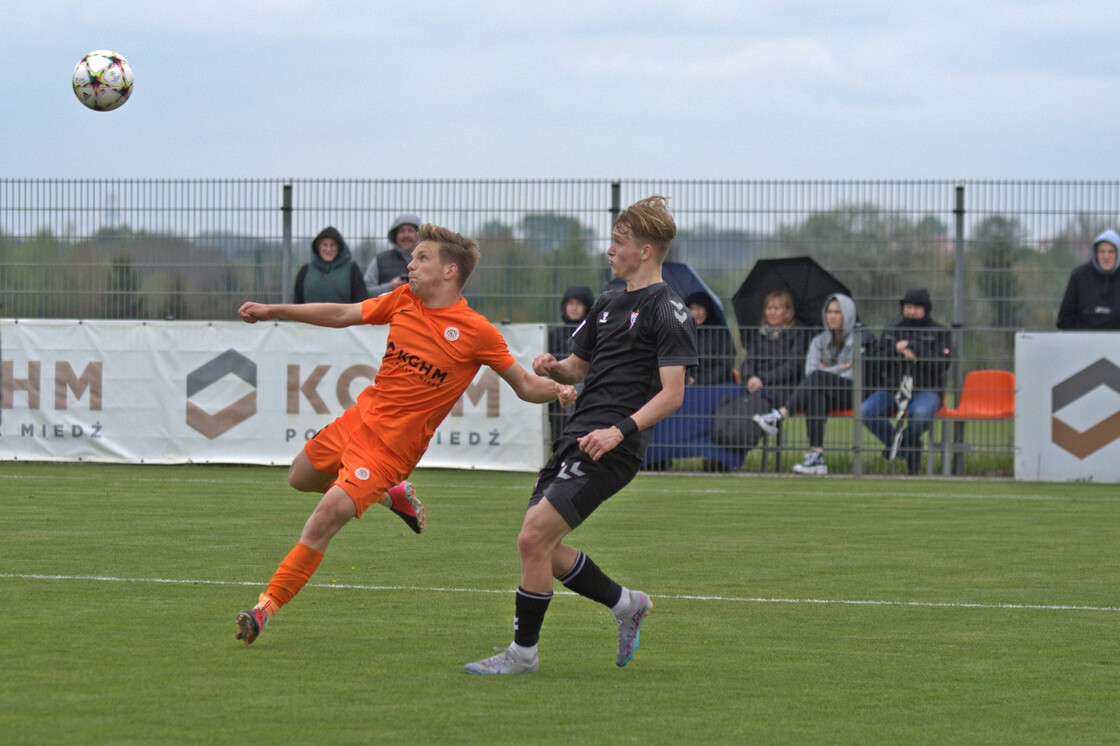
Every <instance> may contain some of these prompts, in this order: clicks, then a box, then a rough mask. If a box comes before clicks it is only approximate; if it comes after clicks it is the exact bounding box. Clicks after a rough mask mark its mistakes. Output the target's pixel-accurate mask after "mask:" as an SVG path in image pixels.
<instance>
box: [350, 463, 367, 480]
mask: <svg viewBox="0 0 1120 746" xmlns="http://www.w3.org/2000/svg"><path fill="white" fill-rule="evenodd" d="M354 476H356V477H357V478H358V479H360V480H362V481H363V482H364V481H366V480H367V479H369V469H367V468H366V467H364V466H359V467H358V468H357V469H355V470H354Z"/></svg>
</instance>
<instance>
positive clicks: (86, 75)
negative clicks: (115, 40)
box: [74, 49, 132, 111]
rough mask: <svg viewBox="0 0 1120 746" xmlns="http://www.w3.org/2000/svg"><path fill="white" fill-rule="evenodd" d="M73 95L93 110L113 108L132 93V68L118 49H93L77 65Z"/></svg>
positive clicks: (109, 109) (110, 109) (126, 99)
mask: <svg viewBox="0 0 1120 746" xmlns="http://www.w3.org/2000/svg"><path fill="white" fill-rule="evenodd" d="M74 95H75V96H77V97H78V100H79V101H81V102H82V103H83V104H85V105H86V106H88V107H89V108H91V109H93V110H94V111H112V110H113V109H115V108H117V107H118V106H120V105H121V104H123V103H124V102H125V101H128V97H129V96H131V95H132V68H131V67H129V65H128V61H127V60H126V59H125V58H124V57H121V56H120V55H119V54H117V53H116V52H110V51H108V50H107V49H99V50H97V51H96V52H90V53H89V54H87V55H86V56H85V57H83V58H82V59H81V62H79V63H78V66H77V67H75V68H74Z"/></svg>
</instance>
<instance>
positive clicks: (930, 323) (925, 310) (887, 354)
mask: <svg viewBox="0 0 1120 746" xmlns="http://www.w3.org/2000/svg"><path fill="white" fill-rule="evenodd" d="M931 309H932V303H931V302H930V298H929V291H928V290H926V289H925V288H918V289H913V290H907V291H906V294H905V295H904V296H903V297H902V318H901V319H900V320H899V321H898V323H896V324H894V325H893V326H889V327H887V328H886V329H884V330H883V334H882V336H881V337H880V338H879V340H878V343H877V344H876V345H875V349H873V350H869V351H868V353H867V354H869V355H870V356H871V357H872V358H873V361H874V363H877V365H872V366H870V367H872V368H876V369H877V370H878V371H879V372H880V374H881V375H880V376H878V381H871V382H869V386H868V388H869V389H870V390H871V395H870V396H868V397H867V398H866V399H864V401H863V404H862V405H861V406H860V412H861V415H862V417H863V422H864V424H865V425H867V427H868V429H870V430H871V432H872V433H874V434H875V436H876V437H877V438H879V440H881V441H883V444H884V445H885V446H887V448H888V453H891V452H892V450H893V452H894V453H897V455H899V456H902V455H905V457H906V468H907V471H908V473H910V474H917V473H918V471H920V469H921V464H922V436H923V435H924V434H925V432H926V431H927V430H929V429H930V427H932V426H933V416H934V415H935V414H936V413H937V410H938V409H940V408H941V401H942V398H943V397H944V394H945V374H946V373H947V372H948V370H949V362H950V357H951V354H950V351H949V330H948V329H947V328H945V327H944V326H942V325H941V324H938V323H936V322H934V320H933V318H932V317H931V316H930V310H931ZM904 376H910V380H909V382H908V384H909V385H908V386H907V388H908V389H909V391H908V392H907V393H910V394H911V398H910V401H909V403H908V404H907V403H906V401H905V399H903V400H902V402H901V403H902V406H903V407H904V408H905V410H906V414H907V416H908V422H907V425H906V428H905V429H904V430H901V431H899V432H897V433H896V432H895V427H894V424H895V419H894V415H895V414H896V409H897V408H898V404H897V403H896V392H897V390H898V389H899V384H900V383H901V382H902V379H903V377H904ZM876 386H889V387H890V388H889V389H888V388H878V389H877V390H876ZM896 437H897V438H898V442H897V445H895V447H894V449H892V448H891V446H892V444H894V439H895V438H896ZM892 455H893V454H892Z"/></svg>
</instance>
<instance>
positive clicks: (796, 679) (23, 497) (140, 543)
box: [0, 462, 1120, 744]
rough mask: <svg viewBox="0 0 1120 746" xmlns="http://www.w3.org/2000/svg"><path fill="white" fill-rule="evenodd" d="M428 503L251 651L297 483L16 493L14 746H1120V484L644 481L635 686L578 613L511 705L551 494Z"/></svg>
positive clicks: (1, 556) (611, 563)
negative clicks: (526, 577) (524, 603)
mask: <svg viewBox="0 0 1120 746" xmlns="http://www.w3.org/2000/svg"><path fill="white" fill-rule="evenodd" d="M415 481H416V483H417V485H418V489H419V491H420V494H421V496H422V498H423V499H424V500H425V503H426V505H427V506H428V511H429V520H428V531H427V533H425V534H424V535H423V536H420V537H417V536H414V535H413V534H411V533H410V532H409V531H408V530H407V529H406V528H405V526H404V524H403V523H401V522H400V521H399V520H397V519H396V518H394V517H393V516H391V515H390V514H388V513H387V512H386V511H383V510H381V509H379V508H375V509H373V510H371V511H370V513H369V515H367V517H366V518H363V519H362V520H361V521H359V522H356V523H354V524H352V525H350V526H347V527H346V529H344V530H343V532H342V533H340V534H339V536H338V537H336V539H335V540H334V542H333V543H332V545H331V547H330V550H329V551H328V553H327V556H326V559H325V560H324V561H323V564H322V565H321V567H320V569H319V571H318V573H317V574H316V575H315V577H314V578H312V582H311V584H310V585H308V586H307V587H306V588H305V589H304V590H303V592H302V593H300V594H299V596H297V597H296V599H295V600H294V601H293V602H292V603H291V604H290V605H288V606H287V607H285V608H284V609H283V611H282V612H281V613H280V614H279V615H278V616H277V617H276V619H275V620H274V621H273V623H272V624H270V625H269V627H268V629H267V630H266V631H265V632H264V634H263V635H262V636H261V638H260V639H259V640H258V641H257V642H256V643H255V644H254V645H252V646H251V647H248V648H246V647H244V646H242V645H241V644H240V643H237V642H236V641H235V640H234V639H233V633H234V631H235V625H234V616H235V615H236V612H237V610H238V609H241V608H244V607H246V606H248V605H250V604H251V603H252V602H253V601H254V600H255V598H256V595H257V593H258V592H259V591H260V590H261V589H262V588H263V586H264V584H265V583H266V582H267V580H268V578H269V576H270V575H271V574H272V571H273V570H274V569H275V567H276V564H277V563H278V562H279V560H280V559H281V558H282V557H283V555H284V554H285V553H286V552H287V551H288V550H289V549H290V548H291V546H292V544H293V543H294V541H295V540H296V538H297V536H298V533H299V529H300V527H301V526H302V524H303V522H304V520H305V519H306V517H307V515H308V513H309V512H310V510H311V507H312V506H313V505H314V502H315V499H314V497H312V496H307V495H303V494H300V493H297V492H295V491H293V490H291V489H290V488H288V487H287V485H286V483H285V472H284V470H283V469H274V468H249V467H219V466H207V467H202V466H189V467H188V466H181V467H160V466H143V467H120V466H93V465H84V466H78V465H47V464H23V463H14V464H13V463H11V462H7V463H4V464H3V465H2V466H0V671H2V675H0V742H3V743H5V744H44V743H52V744H69V743H83V744H84V743H114V744H117V743H217V744H225V743H230V744H242V743H245V742H247V741H261V742H265V743H491V744H493V743H534V744H535V743H578V744H591V743H617V742H633V743H643V744H648V743H667V744H668V743H672V744H678V743H735V742H757V743H821V742H827V743H916V742H917V743H945V742H954V743H1047V744H1059V743H1078V744H1081V743H1118V742H1120V715H1118V714H1117V712H1118V710H1117V705H1118V703H1120V635H1118V634H1117V629H1118V626H1120V582H1118V581H1120V496H1118V495H1117V492H1116V490H1115V487H1114V486H1109V485H1092V484H1089V485H1086V484H1025V483H1016V482H1009V481H1002V480H991V481H955V480H954V481H950V480H929V481H927V480H920V479H885V478H871V479H865V480H851V479H796V478H788V477H785V478H778V477H754V476H713V477H696V476H684V475H676V474H673V475H657V476H646V475H643V476H640V477H639V478H638V479H637V480H635V482H634V483H633V484H632V485H631V486H630V487H628V488H627V489H626V490H624V491H623V492H621V493H620V494H619V495H617V496H616V497H614V498H613V499H612V500H610V501H609V502H608V503H607V504H606V505H605V506H603V507H602V508H601V509H600V510H599V512H598V513H596V515H595V516H594V517H593V518H592V519H591V520H590V521H589V522H588V523H587V525H585V526H583V527H581V528H580V529H579V530H578V531H577V532H576V533H575V534H574V535H573V542H572V543H573V544H575V545H576V546H579V547H580V548H582V549H584V550H585V551H587V552H588V554H589V555H591V556H592V557H593V558H594V559H595V560H596V561H597V562H598V563H599V564H600V565H601V566H602V567H603V568H604V569H605V570H606V571H607V572H609V573H611V574H612V575H614V576H615V577H617V578H618V579H619V580H620V581H622V582H624V583H625V584H627V585H630V586H632V587H636V588H640V589H642V590H645V591H647V592H649V593H651V595H653V597H654V601H655V603H656V608H655V609H654V612H653V614H652V615H651V616H650V618H649V620H648V622H647V623H646V626H645V627H644V628H643V633H642V642H643V645H642V648H641V649H640V650H639V651H638V653H637V655H636V656H635V658H634V661H633V662H632V663H631V664H630V665H629V666H627V667H626V668H623V669H618V668H616V667H615V665H614V662H613V661H614V638H615V636H614V625H613V623H612V621H611V617H610V614H609V612H608V611H607V610H605V609H603V608H602V607H600V606H597V605H595V604H592V603H591V602H589V601H586V600H585V599H581V598H578V597H575V596H572V595H568V594H557V596H556V598H555V600H554V601H553V604H552V607H551V609H550V611H549V615H548V618H547V620H546V622H545V628H544V631H543V635H542V640H541V646H540V654H541V670H540V671H539V672H538V673H535V674H531V675H526V676H515V677H508V678H507V677H477V676H468V675H466V674H464V673H463V671H462V664H463V663H465V662H467V661H470V660H474V659H477V658H480V657H483V656H485V655H489V654H490V649H491V647H493V646H499V645H505V644H506V643H508V642H509V640H510V638H511V634H512V631H511V626H512V616H513V598H512V589H513V588H514V587H515V585H516V582H517V576H518V562H517V553H516V546H515V539H516V534H517V530H518V527H519V526H520V521H521V517H522V515H523V512H524V507H525V502H526V500H527V497H528V494H529V490H530V487H531V484H532V481H533V477H532V475H527V474H494V473H482V472H469V471H421V472H418V473H417V474H416V475H415ZM558 589H560V587H559V586H558ZM561 590H562V589H561Z"/></svg>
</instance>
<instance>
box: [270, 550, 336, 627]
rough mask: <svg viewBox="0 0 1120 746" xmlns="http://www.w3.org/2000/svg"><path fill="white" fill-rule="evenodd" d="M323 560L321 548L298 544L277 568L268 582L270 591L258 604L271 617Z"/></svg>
mask: <svg viewBox="0 0 1120 746" xmlns="http://www.w3.org/2000/svg"><path fill="white" fill-rule="evenodd" d="M322 561H323V553H322V552H320V551H319V550H317V549H312V548H311V547H309V546H307V545H306V544H296V545H295V547H294V548H293V549H292V551H290V552H288V556H287V557H285V558H284V561H283V562H281V563H280V567H278V568H276V573H275V574H273V576H272V580H270V581H269V582H268V591H267V592H266V593H262V594H261V597H260V601H258V602H257V606H258V607H260V609H261V610H262V611H263V612H264V613H265V614H267V615H268V616H269V617H271V616H272V615H273V614H275V613H276V612H277V611H279V610H280V607H281V606H283V605H284V604H286V603H288V602H289V601H291V600H292V597H293V596H294V595H296V594H297V593H299V590H300V588H303V586H304V585H305V584H306V583H307V581H308V580H309V579H310V578H311V576H312V575H313V574H314V573H315V570H316V568H318V567H319V563H320V562H322Z"/></svg>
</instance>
